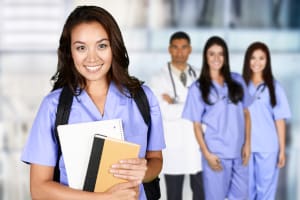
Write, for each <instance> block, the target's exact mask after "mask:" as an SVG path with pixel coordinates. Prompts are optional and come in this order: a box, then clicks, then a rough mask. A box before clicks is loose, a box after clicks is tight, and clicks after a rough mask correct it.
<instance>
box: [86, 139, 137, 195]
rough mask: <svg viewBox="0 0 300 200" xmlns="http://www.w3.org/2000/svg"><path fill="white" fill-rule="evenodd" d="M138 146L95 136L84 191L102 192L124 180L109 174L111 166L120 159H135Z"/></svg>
mask: <svg viewBox="0 0 300 200" xmlns="http://www.w3.org/2000/svg"><path fill="white" fill-rule="evenodd" d="M139 150H140V145H137V144H134V143H130V142H126V141H123V140H118V139H113V138H109V137H106V136H102V135H99V134H97V135H95V136H94V141H93V146H92V150H91V154H90V159H89V164H88V169H87V173H86V178H85V182H84V188H83V189H84V190H85V191H91V192H92V191H94V192H103V191H106V190H107V189H109V188H110V187H111V186H113V185H115V184H117V183H121V182H125V181H126V180H124V179H120V178H117V177H114V176H113V174H111V173H110V172H109V169H110V168H111V166H112V165H113V164H116V163H118V162H119V160H122V159H128V158H137V157H138V154H139Z"/></svg>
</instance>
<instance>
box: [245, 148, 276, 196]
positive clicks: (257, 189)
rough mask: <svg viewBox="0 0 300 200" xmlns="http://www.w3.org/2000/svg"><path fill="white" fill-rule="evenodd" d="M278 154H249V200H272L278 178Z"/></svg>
mask: <svg viewBox="0 0 300 200" xmlns="http://www.w3.org/2000/svg"><path fill="white" fill-rule="evenodd" d="M277 162H278V153H277V152H274V153H258V152H254V153H252V154H251V157H250V161H249V199H250V200H274V199H275V195H276V188H277V182H278V176H279V168H278V167H277Z"/></svg>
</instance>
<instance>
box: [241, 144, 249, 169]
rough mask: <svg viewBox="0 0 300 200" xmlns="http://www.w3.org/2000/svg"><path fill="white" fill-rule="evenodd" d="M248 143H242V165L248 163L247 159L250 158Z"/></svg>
mask: <svg viewBox="0 0 300 200" xmlns="http://www.w3.org/2000/svg"><path fill="white" fill-rule="evenodd" d="M250 154H251V152H250V145H249V144H244V146H243V149H242V159H243V165H244V166H246V165H248V162H249V159H250Z"/></svg>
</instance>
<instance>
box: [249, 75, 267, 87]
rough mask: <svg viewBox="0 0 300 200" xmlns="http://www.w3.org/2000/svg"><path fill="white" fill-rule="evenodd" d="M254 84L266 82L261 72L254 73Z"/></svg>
mask: <svg viewBox="0 0 300 200" xmlns="http://www.w3.org/2000/svg"><path fill="white" fill-rule="evenodd" d="M251 80H252V82H253V84H254V85H259V84H261V83H262V82H264V79H263V77H262V75H261V74H253V75H252V78H251Z"/></svg>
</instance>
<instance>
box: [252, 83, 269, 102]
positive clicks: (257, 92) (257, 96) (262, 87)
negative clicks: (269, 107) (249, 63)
mask: <svg viewBox="0 0 300 200" xmlns="http://www.w3.org/2000/svg"><path fill="white" fill-rule="evenodd" d="M265 89H266V84H265V83H262V84H260V85H259V86H258V87H257V88H256V90H255V93H254V95H253V100H255V99H260V95H261V94H262V93H263V92H264V90H265Z"/></svg>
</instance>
